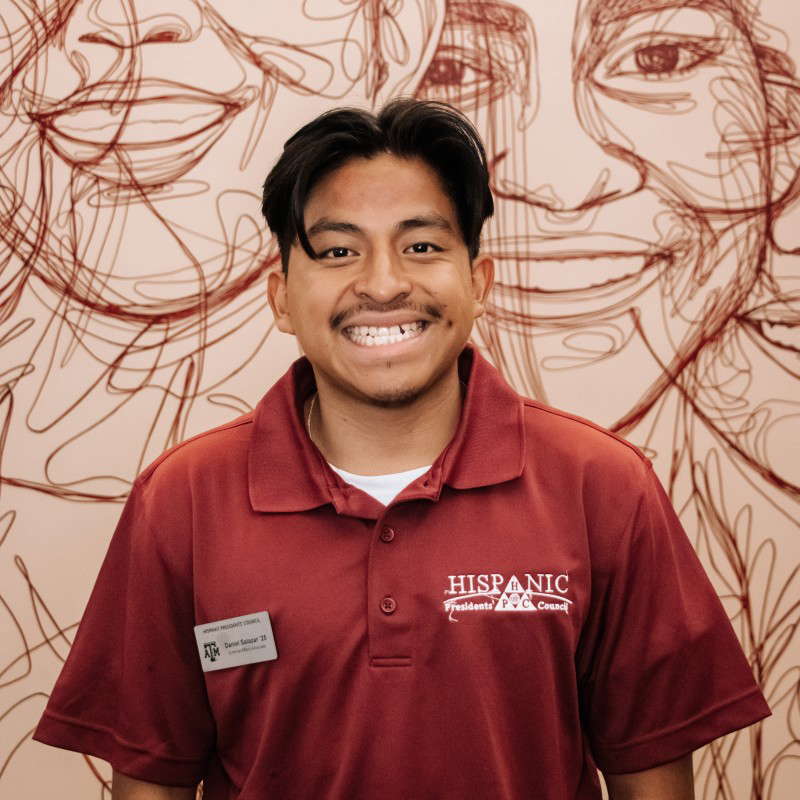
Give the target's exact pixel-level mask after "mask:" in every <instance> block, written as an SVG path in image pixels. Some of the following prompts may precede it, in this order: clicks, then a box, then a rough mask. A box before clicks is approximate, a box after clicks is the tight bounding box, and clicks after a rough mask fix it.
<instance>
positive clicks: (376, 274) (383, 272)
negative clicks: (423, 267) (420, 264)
mask: <svg viewBox="0 0 800 800" xmlns="http://www.w3.org/2000/svg"><path fill="white" fill-rule="evenodd" d="M353 291H354V292H355V293H356V294H357V295H358V296H359V297H360V298H361V299H362V300H371V301H372V302H375V303H380V304H381V305H386V304H388V303H391V302H392V301H396V300H402V299H403V298H405V297H407V296H408V295H409V294H410V293H411V280H410V276H409V274H408V271H407V270H406V268H405V267H404V265H403V259H402V256H400V255H398V254H395V253H393V252H391V251H390V250H389V249H385V250H380V251H378V252H376V253H374V255H373V256H372V257H370V258H366V259H364V263H363V266H362V268H361V270H360V272H359V274H358V276H357V278H356V280H355V282H354V283H353Z"/></svg>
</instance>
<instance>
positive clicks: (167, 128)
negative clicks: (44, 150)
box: [31, 80, 252, 189]
mask: <svg viewBox="0 0 800 800" xmlns="http://www.w3.org/2000/svg"><path fill="white" fill-rule="evenodd" d="M251 100H252V97H250V96H249V95H247V94H244V95H242V96H239V97H236V96H231V95H230V94H226V95H217V94H213V93H211V92H207V91H204V90H202V89H199V88H196V87H190V86H186V85H183V84H175V83H171V82H169V81H163V80H142V81H141V82H139V83H138V84H137V85H136V88H135V90H133V91H132V90H131V88H130V86H125V85H123V84H121V83H119V82H103V83H96V84H93V85H92V86H90V87H87V88H85V89H82V90H80V91H78V92H76V93H74V94H72V95H70V96H69V97H68V98H66V99H65V100H62V101H60V102H59V103H57V104H55V105H51V106H49V107H47V108H44V109H40V110H38V111H35V112H33V113H31V118H32V119H33V120H34V122H35V123H36V124H37V125H38V126H39V128H40V129H41V130H42V131H43V133H44V136H45V138H46V139H47V141H48V142H49V144H50V145H51V146H52V147H53V149H54V150H55V151H56V152H57V153H58V154H59V155H60V156H61V157H62V158H63V159H64V160H65V161H67V162H68V163H69V164H71V165H72V166H74V167H76V168H78V169H81V170H83V171H86V172H90V173H92V174H93V175H95V176H96V177H98V178H100V179H102V180H104V181H107V182H109V183H111V184H113V185H115V186H119V187H137V188H145V189H146V188H153V187H160V186H163V185H164V184H168V183H170V182H172V181H174V180H176V179H177V178H179V177H180V176H181V175H183V174H184V173H186V172H187V171H188V170H190V169H191V168H192V167H194V166H195V165H196V164H197V163H198V162H199V161H200V160H201V159H202V158H203V156H204V155H205V154H206V152H207V151H208V150H209V149H210V148H211V146H212V145H213V144H214V143H215V142H216V141H217V139H219V137H220V136H222V134H223V133H224V132H225V131H226V130H227V128H228V127H229V126H230V124H231V122H232V121H233V119H234V117H235V116H236V115H237V114H239V113H240V112H241V111H242V110H244V108H246V107H247V106H248V105H249V104H250V102H251Z"/></svg>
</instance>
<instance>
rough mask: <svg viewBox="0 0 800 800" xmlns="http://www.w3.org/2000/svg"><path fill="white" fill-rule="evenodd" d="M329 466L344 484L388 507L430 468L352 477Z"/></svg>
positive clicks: (341, 470) (351, 474)
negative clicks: (359, 490)
mask: <svg viewBox="0 0 800 800" xmlns="http://www.w3.org/2000/svg"><path fill="white" fill-rule="evenodd" d="M329 466H330V468H331V469H332V470H333V471H334V472H335V473H336V474H337V475H339V476H340V477H341V478H342V480H344V481H345V482H346V483H349V484H350V485H351V486H355V487H356V488H357V489H361V491H362V492H366V493H367V494H368V495H370V496H371V497H374V498H375V499H376V500H377V501H378V502H379V503H381V504H382V505H385V506H388V505H389V503H391V502H392V500H394V498H395V497H397V495H398V494H400V492H402V491H403V489H405V488H406V486H408V484H409V483H413V482H414V481H415V480H416V479H417V478H419V476H420V475H424V474H425V473H426V472H427V471H428V470H429V469H430V468H431V466H430V464H429V465H428V466H427V467H417V468H416V469H409V470H407V471H406V472H392V473H391V474H389V475H354V474H353V473H352V472H345V471H344V470H343V469H339V467H334V466H333V464H330V465H329Z"/></svg>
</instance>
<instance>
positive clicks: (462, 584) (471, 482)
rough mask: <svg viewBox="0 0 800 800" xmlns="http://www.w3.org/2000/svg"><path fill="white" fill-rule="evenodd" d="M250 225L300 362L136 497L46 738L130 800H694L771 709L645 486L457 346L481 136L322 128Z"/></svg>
mask: <svg viewBox="0 0 800 800" xmlns="http://www.w3.org/2000/svg"><path fill="white" fill-rule="evenodd" d="M263 210H264V213H265V216H266V218H267V221H268V223H269V226H270V228H271V229H272V231H273V232H274V233H275V235H276V236H277V238H278V242H279V245H280V247H281V252H282V255H283V270H282V272H281V273H275V274H273V275H271V276H270V283H269V297H270V303H271V306H272V309H273V312H274V315H275V320H276V324H277V325H278V326H279V327H280V329H281V330H283V331H286V332H288V333H292V334H295V335H296V336H297V337H298V340H299V342H300V345H301V346H302V348H303V351H304V352H305V353H306V357H305V358H303V359H300V360H299V361H298V362H297V363H296V364H295V365H294V366H293V367H292V369H291V370H290V372H289V373H288V374H287V375H286V376H285V377H284V378H283V379H281V381H279V382H278V384H276V386H274V387H273V388H272V389H271V390H270V391H269V392H268V393H267V395H266V396H265V398H264V399H263V400H262V401H261V403H260V404H259V406H258V408H257V409H256V411H255V412H254V413H253V414H249V415H247V416H245V417H242V418H240V419H238V420H236V421H234V422H232V423H231V424H229V425H227V426H224V427H222V428H219V429H217V430H215V431H211V432H209V433H207V434H204V435H202V436H199V437H197V438H195V439H193V440H191V441H190V442H187V443H185V444H184V445H181V446H179V447H177V448H175V449H174V450H172V451H171V452H169V453H167V454H166V455H164V456H163V457H162V458H160V459H159V460H158V461H157V462H156V463H155V464H154V465H152V466H151V467H150V468H149V469H147V470H146V471H145V472H144V473H143V474H142V475H141V476H140V478H139V479H138V480H137V482H136V485H135V488H134V491H133V492H132V494H131V497H130V500H129V501H128V504H127V505H126V508H125V511H124V513H123V516H122V520H121V522H120V525H119V528H118V530H117V532H116V534H115V536H114V539H113V541H112V543H111V547H110V550H109V554H108V557H107V559H106V562H105V564H104V566H103V569H102V572H101V575H100V577H99V579H98V584H97V586H96V588H95V591H94V593H93V595H92V599H91V601H90V604H89V607H88V609H87V612H86V616H85V618H84V621H83V623H82V625H81V628H80V631H79V633H78V636H77V637H76V640H75V644H74V646H73V650H72V653H71V655H70V658H69V660H68V662H67V664H66V666H65V668H64V672H63V674H62V676H61V678H60V680H59V683H58V684H57V686H56V688H55V690H54V692H53V696H52V698H51V701H50V703H49V705H48V709H47V711H46V712H45V714H44V717H43V719H42V722H41V723H40V725H39V728H38V729H37V733H36V738H38V739H39V740H40V741H44V742H49V743H51V744H55V745H58V746H62V747H68V748H72V749H77V750H81V751H83V752H87V753H92V754H94V755H97V756H100V757H102V758H106V759H107V760H109V761H110V762H111V764H112V765H113V767H114V769H115V777H114V797H115V798H116V800H121V799H123V798H139V799H144V798H151V799H157V798H189V797H192V796H193V792H194V787H195V786H196V785H197V783H198V782H199V781H200V780H203V781H204V797H205V798H206V799H207V800H215V799H216V798H233V797H236V798H242V800H245V799H247V798H258V799H259V800H261V799H262V798H268V797H276V798H278V797H280V798H297V799H298V800H300V799H301V798H303V799H305V798H320V797H325V798H342V799H344V798H423V797H425V798H437V799H438V798H442V799H443V800H447V799H448V798H464V797H470V798H480V800H483V799H484V798H504V799H506V800H517V799H518V798H529V797H536V798H570V799H572V798H575V800H578V799H580V800H583V799H584V798H587V799H588V798H599V797H600V789H599V784H598V777H597V772H596V769H595V765H596V766H598V767H599V768H600V769H601V770H602V771H603V772H604V773H605V774H606V777H607V781H608V784H609V789H610V792H611V796H612V797H614V798H645V797H650V798H653V797H658V798H660V800H671V799H675V800H678V799H680V800H683V799H684V798H691V797H692V773H691V752H692V751H693V750H694V749H695V748H697V747H699V746H701V745H702V744H704V743H706V742H708V741H710V740H712V739H714V738H716V737H717V736H720V735H722V734H724V733H727V732H729V731H731V730H735V729H737V728H740V727H742V726H745V725H748V724H750V723H752V722H755V721H756V720H758V719H761V718H763V717H764V716H766V715H767V714H768V713H769V709H768V708H767V706H766V703H765V701H764V699H763V697H762V696H761V693H760V692H759V690H758V687H757V686H756V685H755V682H754V680H753V677H752V674H751V673H750V670H749V667H748V665H747V662H746V660H745V658H744V657H743V655H742V653H741V650H740V648H739V646H738V643H737V641H736V639H735V636H734V633H733V630H732V628H731V626H730V623H729V622H728V619H727V617H726V615H725V613H724V611H723V609H722V607H721V605H720V603H719V600H718V599H717V597H716V595H715V594H714V592H713V590H712V588H711V587H710V585H709V583H708V581H707V579H706V577H705V575H704V574H703V572H702V568H701V567H700V565H699V562H698V561H697V558H696V556H695V554H694V551H693V550H692V548H691V545H690V544H689V542H688V540H687V538H686V536H685V534H684V533H683V531H682V530H681V528H680V526H679V524H678V522H677V520H676V518H675V515H674V512H673V511H672V509H671V507H670V506H669V503H668V501H667V499H666V497H665V495H664V493H663V491H662V489H661V487H660V485H659V484H658V481H657V480H656V478H655V477H654V475H653V472H652V468H651V465H650V463H649V462H648V461H647V459H646V458H645V457H644V456H643V455H642V454H641V453H640V452H639V451H637V450H636V449H635V448H633V447H631V446H630V445H628V444H626V443H625V442H623V441H622V440H620V439H618V438H617V437H615V436H613V435H611V434H609V433H607V432H606V431H604V430H602V429H600V428H597V427H596V426H594V425H592V424H590V423H588V422H585V421H584V420H580V419H577V418H574V417H571V416H569V415H566V414H563V413H561V412H558V411H554V410H553V409H550V408H548V407H546V406H542V405H541V404H538V403H535V402H532V401H529V400H525V399H523V398H521V397H519V396H518V395H516V394H515V393H514V392H513V391H511V389H510V388H509V387H508V386H507V385H506V384H505V383H504V382H503V380H502V379H501V378H500V376H499V375H498V373H497V372H495V370H494V369H493V368H492V367H490V366H489V365H488V364H487V363H486V362H485V361H484V360H483V359H482V358H481V357H480V355H479V354H478V353H477V352H476V351H475V350H473V349H472V348H470V347H469V346H468V345H467V340H468V337H469V334H470V331H471V328H472V323H473V321H474V319H475V318H476V317H478V316H479V315H480V314H481V313H482V311H483V307H484V303H485V300H486V296H487V294H488V292H489V289H490V287H491V284H492V271H493V265H492V261H491V259H489V258H487V257H485V256H481V254H480V252H479V238H480V232H481V228H482V226H483V223H484V221H485V219H486V218H487V217H488V216H489V215H490V214H491V213H492V199H491V195H490V192H489V183H488V169H487V166H486V159H485V155H484V152H483V148H482V145H481V143H480V141H479V139H478V137H477V135H476V133H475V132H474V130H473V129H472V128H471V126H470V125H469V123H468V122H466V120H465V119H464V118H462V117H461V116H460V115H459V114H457V113H456V112H454V111H453V110H452V109H450V108H448V107H446V106H442V105H438V104H425V103H418V102H414V101H408V100H400V101H394V102H393V103H390V104H389V105H388V106H387V107H385V108H384V109H383V110H382V111H381V112H380V114H378V115H377V117H376V116H373V115H371V114H369V113H367V112H361V111H354V110H342V111H336V112H331V113H329V114H326V115H323V116H322V117H319V118H318V119H316V120H314V121H313V122H311V123H310V124H309V125H307V126H305V127H304V128H303V129H302V130H301V131H300V132H298V133H297V134H296V135H295V136H294V137H293V138H292V139H290V140H289V141H288V142H287V144H286V147H285V149H284V152H283V155H282V156H281V158H280V159H279V161H278V163H277V164H276V165H275V167H274V168H273V170H272V172H271V173H270V175H269V177H268V178H267V181H266V183H265V187H264V206H263ZM273 637H274V639H273Z"/></svg>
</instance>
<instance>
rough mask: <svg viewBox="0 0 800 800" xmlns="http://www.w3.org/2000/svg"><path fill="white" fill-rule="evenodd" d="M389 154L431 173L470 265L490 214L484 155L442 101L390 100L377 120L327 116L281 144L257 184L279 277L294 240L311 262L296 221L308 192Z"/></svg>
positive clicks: (353, 113) (345, 111) (367, 115)
mask: <svg viewBox="0 0 800 800" xmlns="http://www.w3.org/2000/svg"><path fill="white" fill-rule="evenodd" d="M380 153H391V154H392V155H395V156H398V157H399V158H419V159H422V160H423V161H424V162H425V163H426V164H428V165H429V166H430V167H431V168H432V169H434V170H435V171H436V173H437V174H438V176H439V179H440V180H441V182H442V187H443V189H444V191H445V193H446V194H447V195H448V197H449V198H450V200H451V202H452V203H453V206H454V208H455V211H456V216H457V217H458V224H459V227H460V228H461V234H462V236H463V237H464V242H465V243H466V245H467V250H468V251H469V257H470V259H473V258H475V257H476V256H477V255H478V250H479V248H480V236H481V229H482V228H483V223H484V222H485V221H486V219H487V217H490V216H491V215H492V213H493V212H494V203H493V201H492V194H491V192H490V191H489V168H488V166H487V163H486V152H485V150H484V148H483V144H482V142H481V140H480V137H479V136H478V133H477V131H476V130H475V128H474V127H473V126H472V124H471V123H470V122H469V120H468V119H467V118H466V117H465V116H464V115H463V114H461V113H460V112H459V111H457V110H456V109H454V108H452V107H451V106H449V105H447V104H446V103H439V102H434V101H422V100H412V99H410V98H397V99H395V100H391V101H390V102H388V103H387V104H386V105H385V106H384V107H383V108H382V109H381V110H380V111H379V112H378V113H377V114H373V113H371V112H369V111H365V110H362V109H357V108H340V109H336V110H333V111H328V112H326V113H325V114H322V115H320V116H319V117H317V118H316V119H314V120H312V121H311V122H309V123H308V124H307V125H304V126H303V127H302V128H301V129H300V130H299V131H298V132H297V133H295V134H294V136H292V137H291V138H290V139H289V140H288V141H287V142H286V144H285V145H284V147H283V153H282V154H281V156H280V158H279V159H278V160H277V162H276V163H275V166H274V167H273V168H272V170H271V171H270V173H269V175H268V176H267V179H266V181H264V194H263V200H262V204H261V211H262V213H263V214H264V216H265V217H266V219H267V224H268V225H269V227H270V229H271V230H272V232H273V233H274V234H275V236H276V237H277V239H278V247H279V248H280V251H281V263H282V265H283V270H284V272H285V271H286V270H287V269H288V266H289V251H290V250H291V247H292V245H293V244H294V243H295V241H299V243H300V245H301V247H302V248H303V250H305V251H306V253H307V254H308V255H309V257H310V258H314V257H315V255H314V251H313V249H312V247H311V244H310V243H309V241H308V235H307V234H306V228H305V223H304V220H303V215H304V212H305V207H306V203H307V202H308V197H309V195H310V194H311V191H312V189H313V188H314V186H315V185H316V184H317V183H319V181H320V180H321V179H322V178H324V177H325V176H326V175H328V174H330V173H331V172H333V171H334V170H336V169H338V168H339V167H342V166H344V165H345V164H346V163H347V162H349V161H352V160H353V159H356V158H372V157H374V156H376V155H378V154H380Z"/></svg>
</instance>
